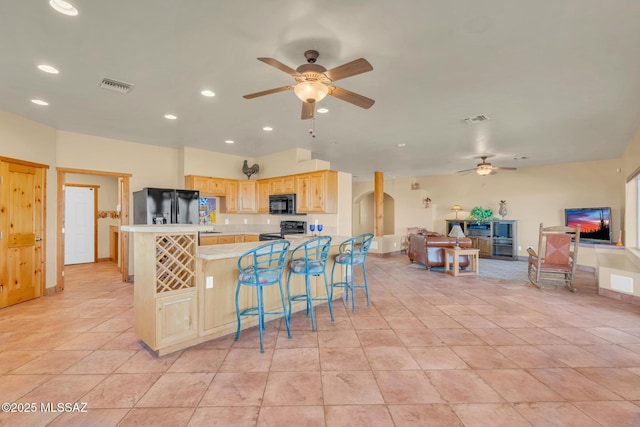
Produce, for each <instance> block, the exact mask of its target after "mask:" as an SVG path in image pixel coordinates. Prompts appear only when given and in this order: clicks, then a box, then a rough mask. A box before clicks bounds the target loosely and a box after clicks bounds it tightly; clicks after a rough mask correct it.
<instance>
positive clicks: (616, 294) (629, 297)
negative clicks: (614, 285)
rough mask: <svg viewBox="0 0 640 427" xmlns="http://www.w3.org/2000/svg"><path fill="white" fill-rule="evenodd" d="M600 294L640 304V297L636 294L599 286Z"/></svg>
mask: <svg viewBox="0 0 640 427" xmlns="http://www.w3.org/2000/svg"><path fill="white" fill-rule="evenodd" d="M598 294H599V295H602V296H603V297H607V298H611V299H616V300H618V301H622V302H628V303H631V304H635V305H640V297H637V296H636V295H629V294H623V293H620V292H616V291H612V290H611V289H605V288H598Z"/></svg>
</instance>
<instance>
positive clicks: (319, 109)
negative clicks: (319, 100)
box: [318, 108, 329, 114]
mask: <svg viewBox="0 0 640 427" xmlns="http://www.w3.org/2000/svg"><path fill="white" fill-rule="evenodd" d="M328 112H329V109H328V108H318V113H320V114H324V113H328Z"/></svg>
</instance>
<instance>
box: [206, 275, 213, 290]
mask: <svg viewBox="0 0 640 427" xmlns="http://www.w3.org/2000/svg"><path fill="white" fill-rule="evenodd" d="M205 288H206V289H213V276H207V278H206V284H205Z"/></svg>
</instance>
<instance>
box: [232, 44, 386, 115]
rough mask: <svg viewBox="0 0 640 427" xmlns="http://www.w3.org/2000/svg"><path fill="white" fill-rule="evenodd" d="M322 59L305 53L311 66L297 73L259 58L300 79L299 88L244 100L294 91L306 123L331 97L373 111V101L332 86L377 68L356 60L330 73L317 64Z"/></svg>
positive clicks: (269, 59) (304, 65)
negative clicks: (328, 97) (300, 102)
mask: <svg viewBox="0 0 640 427" xmlns="http://www.w3.org/2000/svg"><path fill="white" fill-rule="evenodd" d="M319 55H320V54H319V53H318V51H316V50H307V51H306V52H305V53H304V57H305V58H306V59H307V63H306V64H303V65H301V66H299V67H298V68H297V69H295V70H294V69H293V68H290V67H288V66H286V65H284V64H283V63H282V62H280V61H278V60H276V59H273V58H258V61H262V62H264V63H265V64H267V65H271V66H272V67H275V68H277V69H278V70H280V71H284V72H285V73H287V74H289V75H290V76H293V78H294V79H296V84H295V85H291V86H282V87H279V88H275V89H269V90H265V91H262V92H256V93H251V94H249V95H244V96H243V98H245V99H252V98H257V97H259V96H264V95H271V94H272V93H278V92H284V91H287V90H293V92H294V93H295V94H296V96H297V97H298V98H300V100H301V101H302V115H301V118H302V120H306V119H311V118H313V115H314V113H315V105H316V103H317V102H318V101H321V100H322V99H323V98H324V97H325V96H327V95H331V96H334V97H336V98H338V99H341V100H343V101H346V102H349V103H351V104H353V105H357V106H358V107H361V108H370V107H371V106H372V105H373V104H374V103H375V101H374V100H373V99H371V98H367V97H366V96H362V95H359V94H357V93H354V92H351V91H349V90H346V89H342V88H339V87H337V86H332V85H331V83H333V82H335V81H338V80H341V79H346V78H347V77H351V76H355V75H358V74H362V73H366V72H368V71H371V70H373V67H372V66H371V64H369V62H368V61H367V60H366V59H364V58H360V59H356V60H355V61H351V62H347V63H346V64H343V65H340V66H338V67H335V68H332V69H330V70H327V69H326V68H324V67H323V66H322V65H318V64H316V63H315V62H316V60H317V59H318V56H319Z"/></svg>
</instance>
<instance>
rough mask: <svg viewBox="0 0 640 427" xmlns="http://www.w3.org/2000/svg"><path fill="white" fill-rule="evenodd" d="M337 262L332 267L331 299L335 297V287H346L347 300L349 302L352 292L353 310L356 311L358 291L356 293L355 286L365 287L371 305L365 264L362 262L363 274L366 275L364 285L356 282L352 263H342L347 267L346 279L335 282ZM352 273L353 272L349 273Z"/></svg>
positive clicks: (368, 304) (368, 302)
mask: <svg viewBox="0 0 640 427" xmlns="http://www.w3.org/2000/svg"><path fill="white" fill-rule="evenodd" d="M336 264H338V263H334V264H333V267H332V268H331V299H333V288H334V287H336V286H337V287H341V288H344V291H345V301H346V302H347V303H348V302H349V293H351V311H352V312H354V313H355V311H356V293H355V288H356V287H358V288H364V292H365V295H366V297H367V307H369V306H370V305H371V302H370V301H369V286H368V283H367V270H366V268H365V266H364V264H362V274H363V276H364V284H363V285H357V286H356V284H355V280H356V279H355V275H354V268H353V267H354V266H353V265H351V264H341V265H343V266H344V269H345V278H344V281H340V282H334V274H333V273H334V270H335V268H336ZM349 273H351V274H349Z"/></svg>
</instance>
